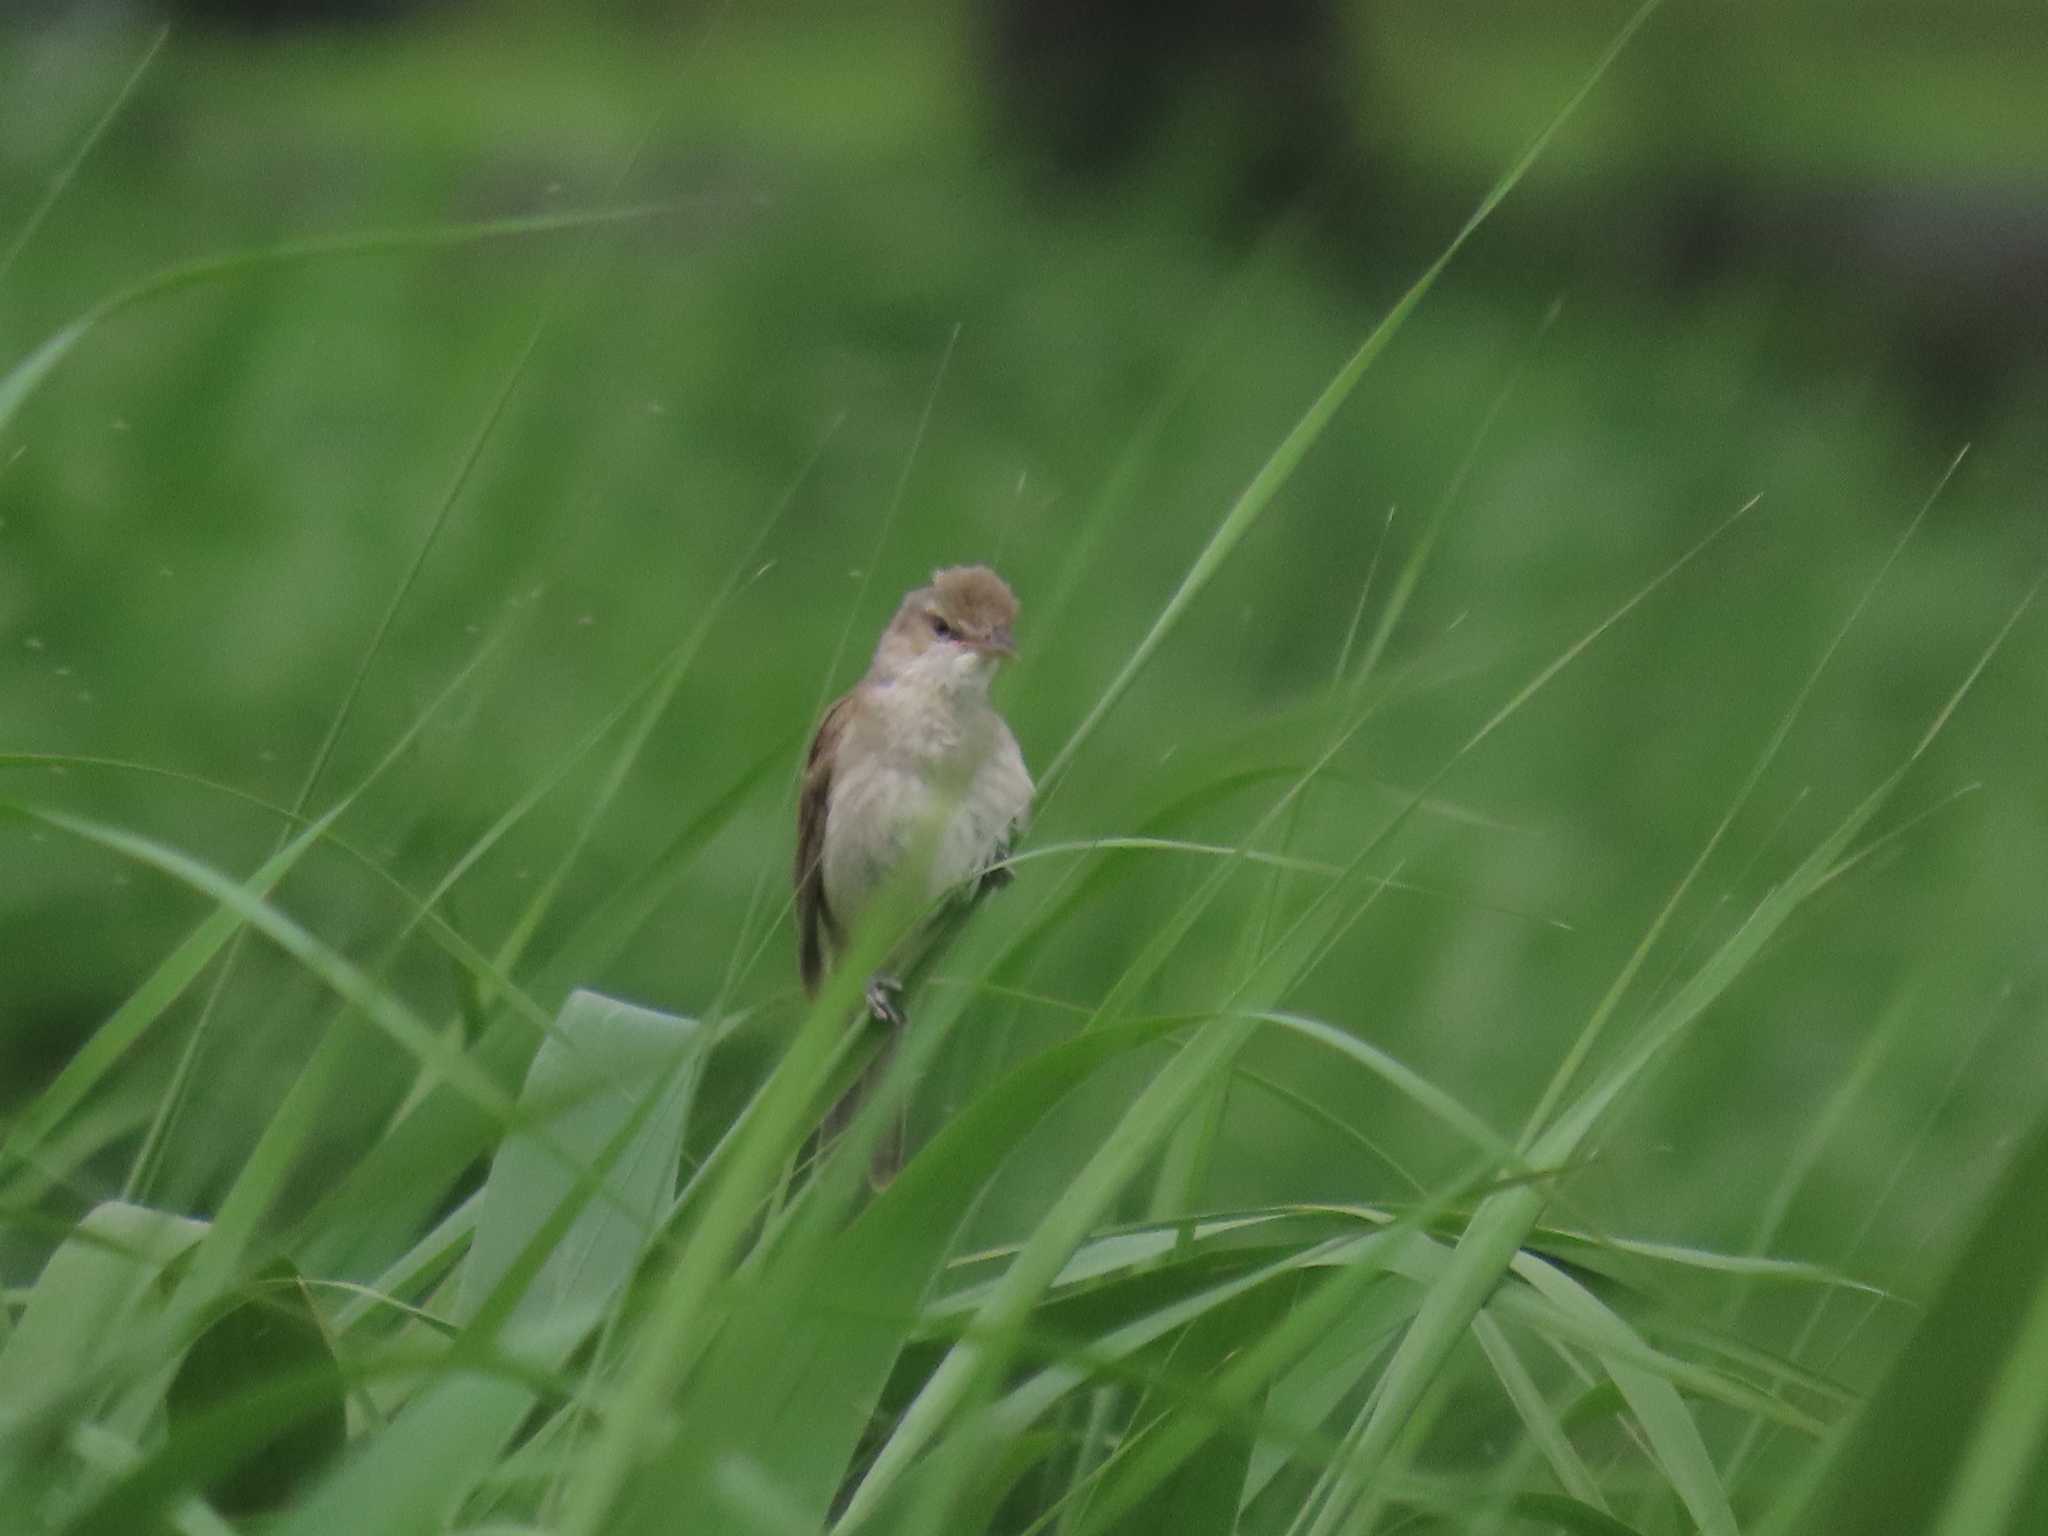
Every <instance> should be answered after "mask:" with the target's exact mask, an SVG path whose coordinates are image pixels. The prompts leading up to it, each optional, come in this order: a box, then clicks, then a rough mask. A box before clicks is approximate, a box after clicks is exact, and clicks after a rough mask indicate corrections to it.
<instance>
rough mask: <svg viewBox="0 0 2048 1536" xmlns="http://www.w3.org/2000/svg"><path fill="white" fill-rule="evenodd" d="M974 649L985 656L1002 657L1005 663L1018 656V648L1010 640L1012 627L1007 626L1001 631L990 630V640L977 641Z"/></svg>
mask: <svg viewBox="0 0 2048 1536" xmlns="http://www.w3.org/2000/svg"><path fill="white" fill-rule="evenodd" d="M974 648H975V649H976V650H977V651H980V652H981V653H982V654H983V655H984V656H1000V657H1001V658H1002V659H1003V660H1005V661H1007V660H1009V659H1010V658H1011V657H1013V656H1015V655H1016V654H1017V647H1016V644H1015V642H1013V641H1012V640H1011V639H1010V626H1009V625H1007V624H1005V625H1003V626H1002V627H1001V628H1000V629H994V630H990V631H989V636H988V638H987V639H986V640H980V641H976V642H975V646H974Z"/></svg>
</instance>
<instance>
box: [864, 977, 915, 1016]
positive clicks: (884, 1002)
mask: <svg viewBox="0 0 2048 1536" xmlns="http://www.w3.org/2000/svg"><path fill="white" fill-rule="evenodd" d="M867 1004H868V1017H869V1018H871V1019H874V1020H875V1021H876V1022H877V1023H881V1024H888V1025H892V1026H894V1027H895V1028H897V1029H903V1028H905V1027H906V1026H908V1025H909V1023H910V1015H909V1014H907V1013H905V1012H904V1011H903V983H902V982H900V981H898V980H897V979H896V978H895V977H894V976H877V977H875V978H874V979H872V980H871V981H869V982H868V988H867Z"/></svg>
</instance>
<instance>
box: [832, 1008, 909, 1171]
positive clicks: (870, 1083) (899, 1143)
mask: <svg viewBox="0 0 2048 1536" xmlns="http://www.w3.org/2000/svg"><path fill="white" fill-rule="evenodd" d="M877 1027H878V1028H879V1030H880V1032H881V1035H882V1042H881V1045H880V1046H879V1047H878V1048H877V1049H876V1051H875V1057H874V1060H872V1061H870V1062H869V1063H868V1064H867V1065H866V1066H865V1067H863V1068H861V1073H860V1076H859V1077H857V1078H855V1079H854V1080H853V1085H852V1086H851V1087H850V1088H848V1089H847V1090H846V1092H844V1093H842V1094H841V1095H840V1096H839V1099H838V1102H837V1103H835V1104H834V1105H833V1106H832V1107H831V1108H830V1109H828V1110H827V1111H825V1118H824V1120H822V1121H821V1122H820V1123H819V1125H818V1150H819V1152H820V1153H821V1154H822V1153H823V1152H824V1151H825V1150H826V1149H828V1148H830V1147H831V1146H832V1144H833V1143H834V1142H836V1141H838V1140H839V1138H840V1137H841V1136H843V1135H845V1134H846V1128H847V1127H848V1126H850V1125H852V1124H853V1121H854V1117H855V1116H856V1115H858V1114H859V1113H860V1110H861V1106H862V1105H863V1104H865V1103H867V1101H868V1098H869V1097H870V1096H871V1095H872V1094H873V1093H874V1092H875V1090H876V1089H877V1088H879V1087H880V1086H881V1082H882V1077H883V1075H884V1074H885V1073H886V1072H887V1071H888V1070H889V1064H890V1063H891V1062H892V1061H894V1060H895V1059H896V1041H897V1037H898V1035H899V1034H901V1033H902V1031H901V1030H900V1029H899V1028H898V1027H897V1026H896V1025H894V1024H879V1025H878V1026H877ZM904 1115H905V1111H904V1109H903V1107H902V1106H900V1105H899V1106H898V1107H897V1109H896V1111H895V1113H894V1114H892V1115H891V1116H890V1117H889V1124H888V1126H887V1127H886V1128H884V1130H883V1131H882V1135H881V1138H880V1139H879V1140H878V1141H876V1143H875V1150H874V1151H873V1153H872V1154H870V1155H869V1158H868V1183H869V1184H870V1185H871V1186H872V1187H873V1188H875V1189H887V1188H888V1187H889V1181H890V1180H892V1179H894V1178H895V1177H896V1175H897V1173H898V1172H899V1171H900V1170H901V1169H902V1167H903V1141H904V1130H905V1127H904Z"/></svg>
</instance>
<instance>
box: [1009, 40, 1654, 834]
mask: <svg viewBox="0 0 2048 1536" xmlns="http://www.w3.org/2000/svg"><path fill="white" fill-rule="evenodd" d="M1660 3H1661V0H1647V3H1645V4H1644V5H1643V6H1642V7H1641V8H1640V9H1638V10H1637V11H1636V13H1635V14H1634V15H1633V16H1631V17H1630V18H1629V20H1628V21H1627V23H1626V24H1624V25H1623V27H1622V28H1621V30H1620V32H1619V33H1617V34H1616V35H1615V38H1614V40H1613V42H1612V43H1611V44H1609V46H1608V48H1607V51H1606V53H1605V54H1603V55H1602V57H1601V58H1600V61H1599V62H1598V63H1597V64H1595V65H1594V66H1593V69H1592V72H1591V73H1590V74H1588V75H1587V77H1586V79H1585V81H1584V82H1583V83H1582V84H1581V85H1580V86H1579V88H1578V90H1577V92H1575V93H1574V94H1573V96H1572V97H1571V99H1570V100H1569V101H1567V102H1566V103H1565V104H1564V106H1563V107H1562V108H1560V109H1559V111H1558V112H1557V114H1556V115H1555V116H1554V117H1553V118H1552V119H1551V120H1550V124H1549V126H1548V127H1546V128H1545V129H1544V130H1543V131H1542V133H1540V134H1538V135H1537V137H1536V138H1535V139H1534V141H1532V142H1531V143H1530V145H1529V147H1528V148H1527V149H1526V150H1525V151H1524V152H1523V154H1522V156H1521V158H1520V159H1518V160H1517V161H1516V162H1515V164H1514V165H1513V166H1511V167H1510V168H1509V169H1508V171H1507V173H1506V174H1505V175H1503V176H1502V177H1501V178H1500V179H1499V180H1498V181H1496V182H1495V183H1494V184H1493V186H1492V187H1491V188H1490V189H1489V190H1488V191H1487V193H1486V196H1485V197H1484V198H1482V199H1481V200H1480V203H1479V206H1478V207H1477V208H1476V209H1474V210H1473V212H1472V215H1471V217H1470V218H1468V219H1467V220H1466V221H1465V224H1464V227H1463V228H1461V229H1460V230H1459V231H1458V232H1457V234H1456V235H1454V236H1452V238H1451V242H1450V244H1449V245H1447V246H1445V247H1444V249H1443V253H1442V254H1441V255H1439V256H1438V257H1437V258H1436V260H1435V261H1433V262H1431V263H1430V265H1429V267H1428V268H1427V270H1425V271H1424V272H1423V274H1422V276H1420V277H1419V278H1417V279H1416V280H1415V282H1414V283H1413V284H1412V285H1411V286H1410V287H1409V289H1408V291H1407V292H1406V293H1404V294H1402V295H1401V297H1400V298H1399V299H1398V300H1397V301H1395V304H1394V307H1393V308H1392V309H1390V310H1389V311H1388V312H1387V314H1386V316H1385V317H1384V318H1383V319H1382V320H1381V321H1380V323H1379V324H1378V325H1376V326H1374V327H1373V328H1372V330H1371V331H1370V332H1369V333H1368V334H1367V336H1366V338H1365V340H1364V341H1362V342H1360V343H1359V344H1358V349H1357V351H1355V352H1353V353H1352V354H1351V357H1350V359H1349V360H1348V361H1347V362H1346V363H1345V364H1344V366H1343V367H1342V368H1340V369H1338V370H1337V373H1336V375H1335V377H1333V378H1332V379H1331V380H1330V382H1329V383H1328V384H1326V385H1325V386H1324V387H1323V391H1322V393H1321V394H1320V395H1318V396H1317V397H1316V398H1315V400H1314V401H1313V402H1312V403H1311V404H1310V406H1309V408H1308V410H1307V411H1305V412H1304V413H1303V414H1302V417H1301V419H1300V420H1299V421H1297V422H1296V423H1295V424H1294V426H1293V427H1292V428H1291V429H1290V430H1289V431H1288V433H1287V435H1286V436H1285V437H1284V438H1282V439H1281V440H1280V444H1279V446H1278V447H1277V448H1275V449H1274V450H1273V453H1272V455H1271V457H1269V458H1268V459H1267V460H1266V462H1265V463H1264V464H1263V465H1261V466H1260V468H1259V471H1258V473H1257V474H1255V475H1253V476H1252V479H1251V483H1250V484H1249V485H1247V486H1246V487H1245V488H1244V490H1243V492H1242V493H1241V494H1240V495H1239V496H1238V498H1237V500H1236V501H1235V502H1234V503H1233V504H1232V505H1231V507H1230V510H1229V511H1227V512H1226V513H1225V514H1224V515H1223V520H1222V522H1220V523H1218V524H1217V526H1216V531H1215V532H1214V533H1213V534H1211V535H1210V536H1209V542H1208V543H1207V544H1205V545H1204V546H1203V547H1202V552H1201V553H1200V554H1199V555H1197V556H1196V557H1195V563H1194V564H1193V565H1192V566H1190V567H1189V568H1188V571H1187V574H1186V575H1185V576H1183V577H1182V578H1181V582H1180V585H1179V586H1178V587H1177V588H1175V589H1174V593H1173V595H1172V596H1171V597H1170V598H1168V599H1167V602H1166V606H1165V607H1164V608H1163V609H1161V610H1160V613H1159V617H1158V618H1156V619H1154V620H1153V621H1152V627H1151V628H1150V629H1149V630H1147V631H1146V632H1145V637H1144V638H1143V639H1142V640H1140V641H1139V642H1138V645H1137V648H1136V649H1135V650H1134V651H1132V652H1131V654H1130V656H1129V657H1128V658H1127V659H1126V660H1125V662H1124V664H1123V666H1122V668H1121V669H1119V670H1118V672H1117V674H1116V676H1115V677H1114V678H1112V679H1111V680H1110V683H1109V686H1108V687H1107V688H1105V689H1104V690H1103V692H1102V696H1101V697H1100V698H1098V699H1097V700H1096V701H1095V703H1094V705H1093V706H1092V707H1091V708H1090V709H1089V711H1088V713H1087V714H1086V715H1084V716H1083V717H1082V718H1081V723H1080V724H1079V725H1077V726H1075V727H1074V731H1073V734H1072V735H1070V736H1069V737H1068V738H1067V741H1066V745H1065V746H1063V747H1061V748H1060V750H1059V752H1058V753H1057V755H1055V756H1054V758H1053V760H1052V762H1051V763H1050V764H1048V765H1047V767H1046V770H1045V774H1044V776H1043V778H1042V779H1041V780H1040V789H1039V801H1040V803H1041V805H1042V804H1043V803H1044V802H1045V801H1046V800H1048V799H1050V798H1051V795H1052V793H1053V791H1054V790H1056V789H1057V788H1058V786H1059V781H1060V779H1061V778H1062V777H1063V776H1064V775H1065V773H1066V771H1067V769H1068V767H1069V766H1070V765H1071V764H1072V762H1073V760H1074V756H1075V754H1076V753H1078V752H1079V751H1080V750H1081V748H1082V746H1083V745H1085V744H1086V742H1087V740H1088V738H1089V737H1090V736H1092V735H1094V734H1095V730H1096V727H1098V726H1099V725H1101V723H1102V721H1103V719H1104V717H1106V716H1107V715H1108V714H1109V712H1110V710H1111V709H1113V708H1114V707H1115V706H1116V703H1117V701H1118V700H1119V699H1121V698H1122V697H1123V696H1124V694H1125V693H1127V692H1128V691H1129V690H1130V687H1131V685H1132V684H1133V683H1134V682H1136V681H1137V679H1138V674H1139V673H1141V672H1142V671H1144V669H1145V666H1146V664H1147V663H1148V662H1150V661H1151V659H1152V656H1153V654H1154V653H1155V652H1156V651H1157V650H1158V649H1159V647H1160V645H1161V644H1163V643H1164V641H1165V639H1166V637H1167V636H1168V635H1169V634H1171V633H1172V632H1173V630H1174V629H1175V628H1176V627H1177V626H1178V625H1179V623H1180V621H1181V619H1182V617H1183V616H1184V615H1185V614H1186V613H1187V610H1188V608H1189V607H1190V606H1191V605H1192V604H1193V602H1194V600H1195V598H1196V597H1197V596H1199V595H1200V593H1201V591H1202V589H1203V588H1204V587H1206V586H1207V585H1208V584H1209V581H1210V579H1211V578H1212V577H1214V576H1215V574H1216V572H1217V570H1218V569H1219V568H1220V567H1221V566H1222V564H1223V562H1224V561H1225V560H1227V559H1228V558H1229V557H1230V555H1231V553H1232V551H1234V550H1235V549H1236V548H1237V546H1238V544H1239V543H1241V542H1242V541H1243V539H1244V537H1245V535H1246V534H1247V533H1249V532H1250V531H1251V529H1252V527H1253V525H1254V524H1256V523H1257V522H1258V520H1259V518H1260V516H1261V515H1262V514H1263V513H1264V512H1265V510H1266V508H1267V507H1268V506H1270V505H1271V504H1272V501H1273V498H1274V497H1275V496H1277V495H1278V494H1279V493H1280V489H1281V487H1282V486H1284V485H1286V483H1287V481H1288V480H1289V479H1290V478H1291V477H1292V476H1293V474H1294V471H1295V469H1296V467H1297V466H1298V465H1299V464H1300V463H1301V461H1302V460H1303V459H1304V458H1306V457H1307V456H1308V451H1309V449H1311V448H1313V447H1314V446H1315V444H1316V442H1317V440H1318V439H1320V438H1321V437H1322V435H1323V433H1324V432H1325V431H1326V430H1327V429H1328V428H1329V425H1330V423H1331V421H1332V420H1333V419H1335V417H1336V415H1337V412H1338V411H1339V410H1340V409H1341V408H1342V407H1343V405H1344V402H1345V401H1346V400H1348V399H1349V398H1350V397H1351V392H1352V391H1353V390H1354V389H1355V388H1357V386H1358V381H1359V380H1360V379H1361V378H1363V377H1364V376H1365V371H1366V369H1368V368H1370V367H1371V366H1372V364H1373V361H1374V360H1375V359H1376V358H1377V357H1378V356H1379V355H1380V353H1381V352H1383V351H1385V350H1386V347H1387V344H1388V343H1389V342H1390V341H1392V340H1393V339H1394V337H1395V336H1396V335H1397V334H1398V333H1399V332H1400V330H1401V327H1402V326H1403V325H1404V324H1406V322H1407V319H1408V317H1409V315H1410V314H1412V313H1413V312H1414V311H1415V308H1416V306H1418V305H1419V304H1421V302H1422V300H1423V297H1424V296H1425V295H1426V294H1427V293H1428V292H1429V290H1430V289H1431V288H1432V287H1434V286H1435V285H1436V280H1437V278H1438V277H1440V276H1441V275H1442V274H1443V272H1444V269H1445V268H1447V267H1448V266H1449V265H1450V264H1451V259H1452V258H1453V257H1455V256H1456V255H1457V254H1458V252H1459V251H1460V250H1461V249H1462V248H1463V247H1464V244H1465V242H1466V241H1467V240H1469V239H1471V237H1472V236H1473V234H1474V233H1475V232H1476V231H1477V230H1478V229H1479V227H1480V226H1481V225H1482V224H1484V223H1485V222H1486V220H1487V219H1488V218H1489V217H1490V216H1491V215H1492V213H1493V211H1494V209H1496V208H1497V207H1499V206H1500V204H1501V202H1502V201H1503V200H1504V199H1505V198H1506V197H1507V195H1508V193H1510V192H1511V191H1513V190H1514V188H1515V186H1516V184H1517V183H1519V182H1520V181H1521V179H1522V178H1523V176H1525V175H1526V174H1527V173H1528V171H1529V168H1530V167H1531V166H1532V165H1534V164H1535V163H1536V161H1537V159H1538V158H1539V157H1540V156H1541V155H1542V153H1543V151H1544V150H1545V149H1546V148H1548V147H1549V144H1550V141H1551V140H1552V139H1553V138H1554V137H1556V135H1557V133H1558V131H1559V130H1560V129H1561V128H1563V126H1564V125H1565V123H1566V122H1568V121H1569V120H1570V118H1571V116H1572V114H1573V113H1574V112H1575V111H1576V110H1577V109H1578V106H1579V103H1580V102H1582V101H1584V100H1585V98H1586V97H1587V95H1589V94H1590V93H1591V91H1592V89H1593V87H1594V86H1595V85H1597V84H1598V83H1599V81H1600V78H1601V76H1602V75H1604V74H1606V72H1607V68H1608V66H1609V65H1610V64H1612V63H1613V62H1614V60H1615V59H1616V58H1617V57H1619V55H1620V53H1621V50H1622V49H1623V48H1624V47H1626V46H1627V44H1628V41H1629V39H1630V38H1631V37H1633V36H1634V35H1635V33H1636V30H1637V28H1639V27H1641V26H1642V24H1643V23H1644V22H1645V21H1647V20H1649V18H1650V14H1651V13H1652V12H1653V11H1655V10H1656V9H1657V6H1658V5H1659V4H1660Z"/></svg>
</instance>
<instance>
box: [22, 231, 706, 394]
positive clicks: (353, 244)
mask: <svg viewBox="0 0 2048 1536" xmlns="http://www.w3.org/2000/svg"><path fill="white" fill-rule="evenodd" d="M668 211H670V210H669V207H668V205H666V204H648V205H642V206H638V207H625V208H599V209H591V210H586V211H580V212H567V213H541V214H529V215H526V216H523V217H519V218H509V219H487V220H482V221H480V222H477V223H471V224H445V225H435V226H432V227H429V228H424V229H385V230H362V231H358V232H356V233H353V234H345V235H328V236H324V237H320V238H316V239H311V240H291V241H286V242H284V243H283V244H280V245H273V246H268V247H265V248H264V249H261V250H255V251H239V252H233V253H230V254H228V255H224V256H211V257H205V258H202V259H200V260H197V261H188V262H181V263H179V264H178V265H176V266H172V267H166V268H164V269H163V270H162V271H160V272H155V273H152V274H151V275H150V276H148V277H146V278H144V279H142V281H140V282H138V283H135V284H132V285H131V286H129V287H127V288H123V289H121V290H120V291H119V292H116V293H112V294H109V295H108V296H107V297H106V298H104V299H101V300H100V301H99V302H98V303H97V304H95V305H93V306H92V307H91V308H90V309H88V310H86V311H85V312H84V313H83V314H81V315H79V316H78V317H77V318H76V319H74V320H72V321H71V322H70V323H69V324H68V325H65V326H63V327H61V328H60V329H59V330H57V331H56V332H54V333H53V334H51V335H50V336H49V337H47V338H45V339H44V340H43V341H42V342H41V343H40V344H39V345H38V346H37V347H36V348H35V349H34V350H33V351H31V352H29V353H28V355H27V356H25V357H23V358H22V359H21V360H20V361H19V362H17V363H15V364H14V366H13V367H11V368H9V369H8V370H7V371H6V372H5V373H0V430H4V429H5V428H6V426H7V424H8V422H9V421H11V420H13V418H14V416H15V413H16V412H18V411H19V410H20V409H21V407H22V405H23V404H24V403H25V402H26V401H27V400H28V398H29V397H30V396H31V395H32V394H34V393H35V391H36V389H37V388H38V387H40V386H41V384H42V382H43V381H44V380H45V379H46V378H48V377H49V375H50V374H51V372H52V371H54V370H55V368H56V367H57V365H58V364H59V363H61V362H63V361H64V359H65V358H66V357H68V356H70V354H71V352H72V351H73V350H74V349H75V348H76V347H77V346H78V344H79V343H80V342H81V341H83V340H85V338H86V337H88V336H90V335H91V334H92V333H93V332H94V331H95V330H97V329H98V328H99V327H100V326H102V325H104V324H105V323H106V322H107V321H109V320H111V319H113V318H114V317H115V316H117V315H119V314H122V313H123V312H124V311H127V310H130V309H134V308H136V307H137V306H138V305H142V304H146V303H148V302H149V301H150V300H152V299H156V298H161V297H163V296H164V295H166V294H171V293H177V292H180V291H181V290H183V289H187V288H198V287H203V286H205V285H206V284H209V283H217V282H222V281H225V280H228V279H231V278H236V277H241V276H244V275H246V274H248V273H250V272H256V271H261V270H262V269H264V268H266V267H282V266H293V265H296V264H298V263H301V262H310V261H327V260H332V259H334V258H336V257H343V256H375V255H382V254H385V253H388V252H392V251H407V250H430V249H436V248H440V247H448V246H463V245H479V244H484V243H487V242H489V241H493V240H516V239H521V238H523V237H525V236H528V235H547V234H560V233H563V232H566V231H570V230H579V229H594V228H599V227H602V226H605V225H613V224H626V223H632V222H635V221H637V220H641V219H647V218H652V217H654V216H655V215H657V214H661V213H666V212H668Z"/></svg>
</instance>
